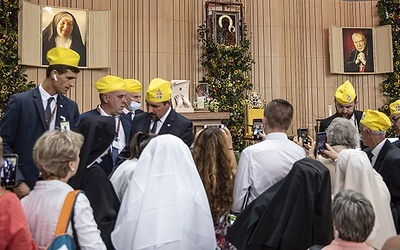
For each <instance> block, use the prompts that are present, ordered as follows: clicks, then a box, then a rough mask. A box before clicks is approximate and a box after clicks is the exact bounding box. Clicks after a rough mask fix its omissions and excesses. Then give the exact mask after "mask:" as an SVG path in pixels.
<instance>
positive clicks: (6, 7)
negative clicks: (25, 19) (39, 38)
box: [0, 0, 36, 117]
mask: <svg viewBox="0 0 400 250" xmlns="http://www.w3.org/2000/svg"><path fill="white" fill-rule="evenodd" d="M19 10H20V6H19V0H0V24H1V25H0V75H1V81H0V117H1V116H2V114H3V112H4V109H5V107H6V106H7V103H8V99H9V97H10V96H11V95H12V94H14V93H18V92H22V91H26V90H28V89H32V88H34V87H35V86H36V85H35V84H34V83H33V82H29V83H27V79H26V77H27V75H26V74H24V72H25V70H26V68H25V67H24V66H21V65H18V12H19Z"/></svg>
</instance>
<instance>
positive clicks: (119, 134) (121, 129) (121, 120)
mask: <svg viewBox="0 0 400 250" xmlns="http://www.w3.org/2000/svg"><path fill="white" fill-rule="evenodd" d="M95 87H96V89H97V91H98V92H99V98H100V104H99V105H98V106H97V107H96V108H95V109H92V110H90V111H87V112H85V113H83V114H82V115H81V118H83V117H86V116H89V115H102V116H112V117H114V118H115V140H114V141H113V144H112V146H111V147H110V150H109V152H108V154H106V155H104V156H103V157H102V158H101V159H102V161H101V163H100V166H101V167H102V168H103V170H104V171H105V173H106V174H107V176H108V175H109V174H110V173H111V172H112V170H113V168H114V166H115V161H116V159H117V157H118V154H119V153H120V152H121V151H122V149H123V148H124V147H125V146H126V145H127V144H129V134H130V130H131V126H132V120H131V118H130V116H129V115H127V114H125V113H123V110H124V108H125V105H126V90H125V83H124V80H123V79H122V78H120V77H118V76H112V75H108V76H105V77H102V78H100V79H99V80H98V81H97V82H96V84H95Z"/></svg>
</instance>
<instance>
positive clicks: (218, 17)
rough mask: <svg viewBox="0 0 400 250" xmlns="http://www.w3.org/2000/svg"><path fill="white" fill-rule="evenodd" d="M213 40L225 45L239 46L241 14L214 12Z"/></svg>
mask: <svg viewBox="0 0 400 250" xmlns="http://www.w3.org/2000/svg"><path fill="white" fill-rule="evenodd" d="M212 16H213V25H214V26H213V38H214V40H215V41H216V42H218V43H220V44H225V45H238V44H239V33H240V32H239V31H240V29H239V12H234V11H216V10H214V11H213V14H212Z"/></svg>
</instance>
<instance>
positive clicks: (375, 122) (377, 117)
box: [360, 109, 392, 131]
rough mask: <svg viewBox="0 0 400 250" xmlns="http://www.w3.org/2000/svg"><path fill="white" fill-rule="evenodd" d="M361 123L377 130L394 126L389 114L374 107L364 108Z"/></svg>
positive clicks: (384, 129)
mask: <svg viewBox="0 0 400 250" xmlns="http://www.w3.org/2000/svg"><path fill="white" fill-rule="evenodd" d="M360 123H361V124H362V125H364V126H365V127H367V128H369V129H371V130H375V131H386V130H388V129H389V128H390V127H391V126H392V123H391V122H390V119H389V117H388V116H387V115H385V114H384V113H382V112H380V111H377V110H372V109H367V110H364V113H363V115H362V117H361V120H360Z"/></svg>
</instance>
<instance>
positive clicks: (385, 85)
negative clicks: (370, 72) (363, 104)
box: [377, 0, 400, 137]
mask: <svg viewBox="0 0 400 250" xmlns="http://www.w3.org/2000/svg"><path fill="white" fill-rule="evenodd" d="M377 7H378V15H379V18H380V19H379V24H380V25H391V27H392V42H393V69H394V70H393V73H389V74H387V79H386V80H384V81H383V82H382V85H381V89H382V94H383V96H384V97H385V98H386V101H385V104H384V105H383V106H382V107H381V108H379V110H380V111H382V112H384V113H386V114H387V115H390V111H389V104H390V103H392V102H394V101H396V100H398V99H400V0H379V1H378V3H377ZM395 132H396V131H394V130H393V129H391V130H390V131H388V134H387V136H388V137H394V133H395Z"/></svg>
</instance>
